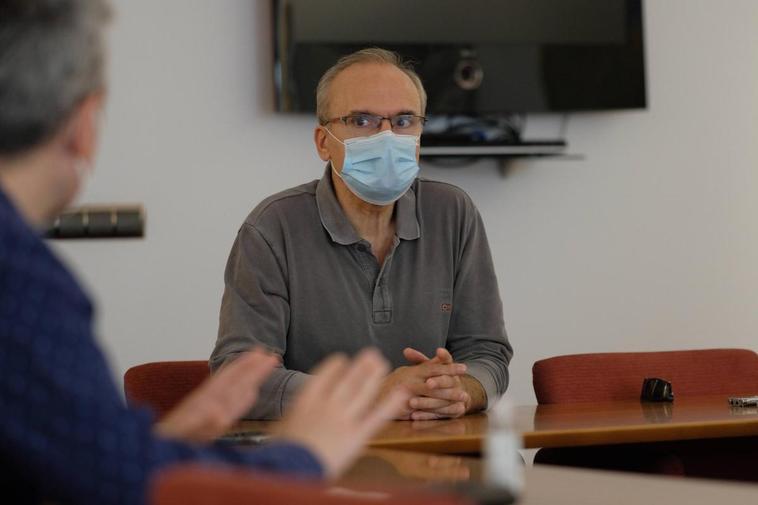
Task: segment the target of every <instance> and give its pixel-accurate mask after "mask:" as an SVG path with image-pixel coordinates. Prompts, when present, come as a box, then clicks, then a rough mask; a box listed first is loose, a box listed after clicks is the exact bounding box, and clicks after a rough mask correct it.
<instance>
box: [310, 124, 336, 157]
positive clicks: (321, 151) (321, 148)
mask: <svg viewBox="0 0 758 505" xmlns="http://www.w3.org/2000/svg"><path fill="white" fill-rule="evenodd" d="M326 140H327V134H326V132H325V131H324V129H323V128H322V127H320V126H317V127H316V129H315V130H313V142H314V143H315V144H316V151H317V152H318V157H319V158H321V159H322V160H323V161H329V160H330V159H331V158H332V156H331V154H329V149H327V148H326Z"/></svg>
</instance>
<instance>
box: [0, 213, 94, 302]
mask: <svg viewBox="0 0 758 505" xmlns="http://www.w3.org/2000/svg"><path fill="white" fill-rule="evenodd" d="M42 294H44V295H45V296H44V298H47V297H48V296H47V295H48V294H50V295H61V294H63V295H65V296H60V297H58V298H56V299H58V300H65V301H66V303H67V304H69V306H71V305H70V304H72V303H73V304H75V305H76V306H78V307H79V308H81V309H83V310H85V311H87V312H89V311H91V309H92V307H91V302H90V301H89V298H88V297H87V295H86V294H85V293H84V292H83V291H82V289H81V288H80V287H79V285H78V284H77V282H76V280H75V279H74V278H73V276H72V275H71V273H70V272H69V271H68V270H67V269H66V267H65V266H64V265H63V263H61V261H60V260H59V259H58V258H57V257H56V256H55V254H53V252H52V251H51V250H50V248H49V247H48V246H47V244H45V242H44V240H43V239H42V238H41V237H40V236H39V235H38V234H37V232H36V231H35V230H32V229H31V228H30V227H29V226H28V225H27V224H26V223H25V222H23V221H22V219H21V217H20V216H19V215H18V214H16V213H15V212H13V211H12V210H10V209H9V208H7V207H3V208H2V209H0V297H9V299H14V300H15V301H16V302H17V303H21V302H22V301H23V300H26V299H27V298H29V299H30V300H34V301H39V298H40V297H41V296H42Z"/></svg>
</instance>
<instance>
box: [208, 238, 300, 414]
mask: <svg viewBox="0 0 758 505" xmlns="http://www.w3.org/2000/svg"><path fill="white" fill-rule="evenodd" d="M224 285H225V287H224V295H223V298H222V300H221V315H220V318H219V330H218V338H217V340H216V346H215V348H214V350H213V353H212V354H211V359H210V366H211V370H214V371H215V370H216V369H218V368H219V367H220V366H221V365H222V364H224V363H226V362H227V361H229V360H232V359H234V358H235V357H237V356H238V355H239V354H240V353H243V352H245V351H248V350H250V349H251V348H252V347H254V346H256V345H260V346H263V347H266V348H268V349H269V350H271V351H273V352H275V353H277V354H279V355H280V356H284V353H285V352H286V351H287V332H288V329H289V321H290V304H289V290H288V283H287V267H286V264H285V262H284V261H283V260H281V259H279V258H277V255H276V254H275V253H274V251H273V249H272V247H271V246H270V244H269V243H268V242H267V241H266V239H265V238H264V236H263V235H262V234H261V233H260V231H258V229H257V228H255V227H254V226H252V225H250V224H247V223H246V224H244V225H243V226H242V228H240V230H239V233H238V234H237V238H236V239H235V241H234V244H233V245H232V250H231V252H230V253H229V260H228V261H227V264H226V270H225V272H224ZM307 377H308V374H306V373H303V372H300V371H296V370H288V369H286V368H284V367H281V366H280V367H278V368H276V369H274V371H273V372H272V374H271V375H270V376H269V378H268V380H266V381H265V382H264V383H263V384H262V386H261V390H260V392H259V394H258V401H257V402H256V404H255V406H254V407H253V409H252V410H251V411H250V412H249V413H248V414H247V416H246V417H247V418H249V419H278V418H280V417H281V416H282V414H283V412H284V411H285V410H286V408H287V406H288V405H289V404H290V403H291V401H292V398H293V397H294V396H295V394H296V393H297V391H299V389H300V387H301V386H302V384H303V382H305V380H306V378H307Z"/></svg>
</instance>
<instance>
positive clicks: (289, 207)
mask: <svg viewBox="0 0 758 505" xmlns="http://www.w3.org/2000/svg"><path fill="white" fill-rule="evenodd" d="M317 184H318V180H314V181H311V182H307V183H305V184H300V185H299V186H295V187H293V188H289V189H285V190H284V191H280V192H279V193H275V194H273V195H271V196H269V197H267V198H265V199H264V200H263V201H262V202H261V203H259V204H258V205H256V207H255V208H254V209H253V210H252V212H250V214H248V216H247V218H246V219H245V223H244V224H245V225H247V226H252V227H254V228H259V229H261V228H264V229H265V228H269V227H271V226H276V225H281V223H282V221H287V220H289V219H293V218H296V217H297V216H299V215H301V214H302V213H303V212H304V211H308V210H315V209H316V186H317Z"/></svg>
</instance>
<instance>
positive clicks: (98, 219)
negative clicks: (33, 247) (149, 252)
mask: <svg viewBox="0 0 758 505" xmlns="http://www.w3.org/2000/svg"><path fill="white" fill-rule="evenodd" d="M45 236H46V237H47V238H52V239H69V238H76V239H83V238H135V237H144V236H145V209H144V208H143V207H142V206H141V205H98V206H94V205H93V206H84V207H76V208H70V209H66V210H64V211H63V212H62V213H61V214H60V215H59V216H58V217H57V218H56V219H55V221H54V222H53V224H52V225H51V226H50V228H48V230H47V232H46V233H45Z"/></svg>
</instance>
